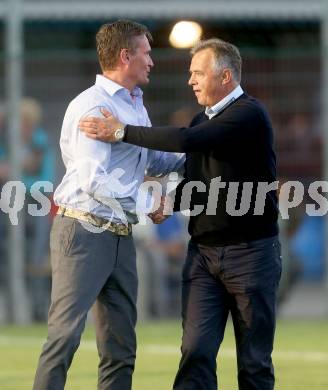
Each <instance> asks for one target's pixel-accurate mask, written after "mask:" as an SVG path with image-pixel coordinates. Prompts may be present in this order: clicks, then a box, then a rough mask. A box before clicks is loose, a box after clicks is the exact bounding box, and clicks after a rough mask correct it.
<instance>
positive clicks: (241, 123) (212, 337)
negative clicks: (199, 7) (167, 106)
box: [80, 39, 281, 390]
mask: <svg viewBox="0 0 328 390" xmlns="http://www.w3.org/2000/svg"><path fill="white" fill-rule="evenodd" d="M191 54H192V60H191V65H190V73H191V76H190V80H189V85H191V86H192V88H193V90H194V92H195V95H196V98H197V100H198V103H199V104H200V105H202V106H204V107H205V111H203V112H201V113H200V114H198V115H196V116H195V117H194V118H193V120H192V122H191V124H190V126H189V127H188V128H175V127H158V128H157V127H151V128H150V127H141V126H130V125H127V126H125V125H124V124H122V123H120V122H118V121H117V120H116V119H115V118H114V117H113V116H111V115H110V114H109V113H106V118H105V119H98V118H88V119H87V120H85V121H84V122H83V123H81V124H80V128H81V130H83V131H85V132H86V134H87V135H88V136H89V137H91V138H94V139H98V140H102V141H105V142H116V141H123V142H128V143H131V144H134V145H140V146H143V147H146V148H150V149H157V150H165V151H171V152H185V153H186V164H185V178H184V180H183V181H182V183H180V185H179V186H178V188H177V191H176V198H175V203H174V210H178V209H179V207H181V205H182V206H184V205H186V203H188V202H186V198H188V196H189V195H190V192H191V187H196V190H197V191H196V192H195V191H192V195H191V202H190V209H191V210H194V212H193V211H191V218H190V222H189V233H190V235H191V240H190V243H189V247H188V255H187V259H186V263H185V265H184V269H183V275H182V280H183V283H182V317H183V340H182V348H181V350H182V358H181V361H180V366H179V370H178V373H177V376H176V378H175V382H174V389H176V390H182V389H184V390H193V389H195V390H196V389H197V390H200V389H204V390H212V389H213V390H214V389H216V388H217V377H216V356H217V353H218V350H219V347H220V344H221V342H222V339H223V335H224V330H225V326H226V321H227V317H228V314H229V312H230V313H231V317H232V320H233V325H234V331H235V338H236V349H237V364H238V383H239V389H242V390H271V389H273V387H274V371H273V365H272V359H271V353H272V349H273V339H274V331H275V305H276V293H277V288H278V284H279V280H280V275H281V256H280V244H279V240H278V225H277V215H278V209H277V196H276V188H275V187H276V184H277V182H276V181H275V180H276V161H275V153H274V150H273V130H272V126H271V123H270V119H269V117H268V114H267V113H266V111H265V109H264V107H263V106H262V105H261V104H260V103H259V102H258V101H257V100H255V99H254V98H252V97H250V96H248V95H246V94H245V93H244V92H243V90H242V88H241V87H240V79H241V58H240V54H239V51H238V49H237V48H236V47H235V46H233V45H232V44H230V43H227V42H224V41H222V40H219V39H210V40H207V41H201V42H200V43H198V44H197V45H196V46H195V47H194V48H193V49H192V51H191ZM194 189H195V188H194ZM196 208H197V212H196ZM153 218H154V220H155V221H156V222H160V221H161V219H162V217H161V215H160V214H159V213H157V214H156V213H155V214H154V215H153Z"/></svg>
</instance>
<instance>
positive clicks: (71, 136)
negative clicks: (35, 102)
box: [54, 75, 185, 223]
mask: <svg viewBox="0 0 328 390" xmlns="http://www.w3.org/2000/svg"><path fill="white" fill-rule="evenodd" d="M132 96H133V97H132ZM100 108H106V109H107V110H108V111H110V112H111V113H113V115H114V116H116V117H117V118H118V119H119V120H120V121H121V122H123V123H129V124H132V125H139V126H151V123H150V120H149V117H148V113H147V110H146V108H145V107H144V105H143V100H142V91H141V89H140V88H138V87H136V88H135V89H134V90H133V91H132V93H131V94H130V91H129V90H128V89H126V88H124V87H122V86H121V85H119V84H117V83H115V82H114V81H112V80H110V79H108V78H106V77H104V76H102V75H97V78H96V83H95V85H93V86H92V87H90V88H89V89H87V90H85V91H83V92H82V93H81V94H80V95H78V96H77V97H76V98H75V99H73V100H72V101H71V103H70V104H69V106H68V108H67V111H66V114H65V117H64V121H63V125H62V131H61V137H60V148H61V152H62V157H63V161H64V164H65V167H66V173H65V175H64V177H63V179H62V182H61V183H60V184H59V186H58V188H57V189H56V191H55V194H54V200H55V203H56V204H57V205H61V206H66V207H70V208H74V209H77V210H81V211H88V212H90V213H92V214H94V215H97V216H99V217H103V218H106V219H108V220H111V221H113V222H126V220H127V221H128V222H130V223H137V222H138V218H137V215H136V200H137V195H138V189H139V186H140V184H141V183H142V182H143V180H144V175H145V173H147V175H149V176H158V175H165V174H167V173H169V172H171V171H181V169H183V164H184V160H185V156H184V154H179V153H166V152H158V151H153V150H148V149H145V148H141V147H139V146H134V145H129V144H127V143H124V142H118V143H114V144H111V143H105V142H101V141H95V140H93V139H90V138H88V137H87V136H86V135H85V134H84V133H83V132H82V131H80V130H79V128H78V122H79V120H80V119H81V118H83V117H86V116H97V117H103V115H102V113H101V112H100ZM122 210H123V212H124V215H125V217H126V220H124V218H122V215H121V214H122V213H121V212H122Z"/></svg>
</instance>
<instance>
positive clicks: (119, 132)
mask: <svg viewBox="0 0 328 390" xmlns="http://www.w3.org/2000/svg"><path fill="white" fill-rule="evenodd" d="M123 136H124V130H123V129H117V130H116V131H115V138H116V139H117V140H118V141H120V140H121V139H122V138H123Z"/></svg>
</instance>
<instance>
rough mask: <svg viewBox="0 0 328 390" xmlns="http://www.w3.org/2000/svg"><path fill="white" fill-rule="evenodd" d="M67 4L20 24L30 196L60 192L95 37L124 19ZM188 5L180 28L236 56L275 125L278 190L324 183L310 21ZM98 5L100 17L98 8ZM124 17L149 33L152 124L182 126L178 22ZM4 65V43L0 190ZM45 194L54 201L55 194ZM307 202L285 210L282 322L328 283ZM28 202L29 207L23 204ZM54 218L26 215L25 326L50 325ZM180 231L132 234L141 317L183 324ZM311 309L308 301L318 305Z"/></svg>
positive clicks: (3, 218)
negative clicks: (70, 128)
mask: <svg viewBox="0 0 328 390" xmlns="http://www.w3.org/2000/svg"><path fill="white" fill-rule="evenodd" d="M26 3H28V1H26ZM34 3H36V4H37V3H39V2H38V1H36V2H34ZM43 3H46V1H44V2H43ZM54 3H56V2H54ZM68 3H70V2H68ZM71 3H72V4H73V3H74V4H75V5H77V4H80V5H81V7H80V8H79V7H78V6H76V7H75V8H74V9H72V10H71V12H70V14H69V15H67V14H66V15H65V12H64V11H63V12H61V13H60V12H59V13H58V14H56V15H54V17H53V18H52V17H51V15H47V16H42V13H39V14H38V13H37V7H36V8H35V9H36V14H35V15H33V17H30V18H27V19H26V20H25V21H24V25H23V27H24V35H23V36H24V57H23V69H24V83H23V92H24V96H25V97H24V99H23V100H22V102H21V106H20V112H17V115H19V117H20V130H21V143H22V150H21V151H20V155H21V161H22V167H23V182H24V184H25V186H26V188H27V191H28V192H29V189H30V188H31V185H32V184H33V183H34V182H35V181H39V180H48V181H51V182H52V183H54V188H55V187H56V185H57V184H58V183H59V181H60V179H61V177H62V175H63V169H64V167H63V164H62V161H61V157H60V151H59V142H58V141H59V135H60V129H61V123H62V118H63V115H64V113H65V109H66V106H67V105H68V103H69V101H70V100H71V99H72V98H73V97H74V96H76V95H77V94H78V93H79V92H81V91H82V90H84V89H86V88H88V87H89V86H90V85H92V84H93V83H94V80H95V75H96V74H97V73H99V72H100V69H99V66H98V62H97V57H96V51H95V33H96V31H97V29H98V28H99V26H100V25H101V24H102V23H104V22H108V21H111V20H115V19H117V18H118V17H123V16H124V15H121V14H117V15H116V14H115V15H111V13H110V12H109V13H108V14H106V15H104V14H103V15H102V16H101V13H100V12H98V13H95V15H93V16H92V17H89V15H88V14H87V13H83V12H82V10H83V3H85V2H84V1H75V2H71ZM121 3H130V2H128V1H127V2H124V1H121ZM140 3H142V2H140ZM154 3H166V4H167V6H168V7H170V6H171V5H172V4H173V2H171V1H166V2H154ZM186 3H188V15H193V17H192V18H191V17H189V18H188V19H193V20H195V21H197V22H198V23H199V25H200V26H201V28H202V37H203V38H210V37H213V36H215V37H219V38H222V39H224V40H227V41H230V42H232V43H234V44H235V45H237V46H238V47H239V48H240V51H241V54H242V57H243V61H244V62H243V75H244V76H243V80H242V83H241V85H242V87H243V88H244V90H245V91H246V92H247V93H248V94H250V95H253V96H255V97H257V98H259V99H260V100H262V101H263V102H264V103H265V105H266V107H267V109H268V111H269V113H270V115H271V117H272V121H273V124H274V129H275V136H276V150H277V157H278V175H279V181H280V183H283V182H285V181H287V180H298V181H301V182H302V183H303V184H304V186H305V188H308V186H309V184H310V183H311V182H313V181H315V180H324V179H325V178H324V171H323V144H324V139H323V138H324V132H323V129H322V126H321V115H322V112H321V110H320V105H321V103H320V101H321V100H320V99H321V75H322V49H321V30H320V28H321V27H320V21H319V19H318V17H317V16H315V15H314V16H313V14H311V13H309V14H306V13H304V15H299V16H298V17H294V16H293V15H292V14H290V17H288V15H286V16H285V17H284V18H280V19H279V18H276V17H270V15H268V16H267V17H263V15H262V16H261V17H257V15H256V13H255V14H254V15H253V16H252V17H249V15H248V16H247V17H245V18H244V17H242V15H239V16H237V17H231V18H222V17H220V10H219V8H220V4H221V3H222V7H223V6H224V3H226V2H224V1H222V2H218V1H213V2H212V5H213V7H214V8H215V9H214V11H215V12H214V11H213V15H214V16H213V15H212V16H211V17H206V16H204V15H203V16H202V15H200V16H199V17H197V11H196V8H195V12H194V13H193V12H192V8H193V4H195V3H194V2H193V1H189V2H186ZM260 3H262V4H263V3H270V4H271V3H272V2H270V1H269V2H266V1H263V2H260ZM279 3H282V2H281V1H278V2H276V7H279ZM284 3H293V1H290V2H284ZM101 4H102V5H103V4H104V2H102V1H99V6H100V5H101ZM147 4H148V3H147ZM0 7H1V5H0ZM72 7H73V5H72ZM94 7H95V8H96V7H97V1H96V2H95V3H94ZM216 8H218V9H217V10H216ZM0 11H1V9H0ZM158 12H160V11H158ZM215 15H217V16H216V17H215ZM0 16H1V12H0ZM2 16H4V13H3V14H2ZM126 16H129V17H130V18H132V19H135V20H137V21H139V22H142V23H144V24H146V25H147V26H148V27H149V29H150V30H151V32H152V34H153V36H154V38H155V39H154V43H153V51H152V57H153V60H154V63H155V66H154V69H153V70H152V73H151V77H150V84H149V86H147V87H146V88H145V90H144V101H145V105H146V107H147V109H148V112H149V115H150V118H151V120H152V122H153V124H156V125H164V124H167V123H171V124H175V125H179V126H187V125H188V124H189V122H190V120H191V118H192V116H193V115H195V114H196V113H197V112H198V111H200V108H199V107H198V106H197V103H196V102H195V99H194V97H193V94H192V91H191V89H190V88H189V87H188V86H187V80H188V77H189V60H190V57H189V51H188V49H186V48H184V49H183V48H182V49H181V48H176V47H173V46H172V44H171V43H170V41H169V35H170V32H171V31H172V28H173V26H174V25H175V23H176V22H178V21H179V18H178V17H177V16H174V15H171V16H170V15H166V16H165V17H162V18H161V15H160V14H158V13H156V12H155V11H154V14H153V16H151V15H150V14H149V13H147V12H145V14H144V16H143V15H142V12H141V11H140V9H139V10H136V16H135V17H133V13H132V14H131V13H130V14H129V15H126ZM4 33H5V20H4V18H2V19H1V18H0V36H4ZM184 34H185V33H184ZM5 62H6V56H5V43H4V40H3V41H0V91H1V93H0V102H1V104H0V191H1V187H2V186H3V185H4V184H5V183H6V182H7V181H8V180H9V178H10V177H11V176H10V164H9V160H8V128H7V111H6V104H5V94H4V92H3V91H4V90H5V79H4V76H3V75H4V73H5V72H4V69H5ZM47 196H49V198H50V200H52V199H51V194H47ZM307 201H308V199H306V198H305V199H304V201H303V203H302V205H300V206H299V207H297V208H295V209H292V210H291V217H290V219H289V220H284V221H281V231H282V241H283V244H284V275H283V280H282V283H281V292H280V305H281V310H282V313H283V312H285V313H286V312H289V313H291V312H292V310H293V309H290V307H288V306H284V305H287V304H288V302H290V300H291V299H294V298H292V297H293V296H294V295H293V294H294V293H295V291H296V292H297V291H299V292H300V294H302V291H304V289H305V290H306V291H308V292H309V294H315V292H317V293H318V294H319V295H321V292H322V291H323V288H324V284H325V281H326V272H327V271H326V270H325V238H324V235H325V232H324V222H325V221H324V217H309V216H308V215H307V214H306V213H305V204H306V203H307ZM28 203H29V202H28V201H26V202H25V205H27V204H28ZM22 212H24V211H22ZM54 212H55V208H53V209H52V212H51V213H50V214H49V215H47V216H45V217H31V216H30V215H29V214H28V213H27V212H26V210H25V220H24V232H25V248H24V256H25V259H24V267H25V268H24V269H25V283H26V291H27V297H28V300H27V301H28V304H29V312H30V320H31V321H41V322H42V321H45V320H46V316H47V310H48V305H49V294H50V288H51V280H50V263H49V249H48V245H49V244H48V243H49V231H50V226H51V220H52V217H53V215H54ZM186 225H187V219H186V217H184V216H182V215H180V214H175V215H174V216H172V217H171V218H169V219H168V220H167V221H166V222H165V223H164V224H162V225H158V226H155V225H152V224H150V223H149V224H148V225H147V226H140V227H136V228H135V229H134V235H135V239H136V244H137V250H138V267H139V278H140V290H139V314H140V316H141V317H142V318H168V317H171V318H172V317H173V318H174V317H178V316H179V310H180V308H179V305H180V303H179V301H180V292H179V291H180V274H181V268H182V264H183V260H184V255H185V250H186V243H187V240H188V234H187V230H186ZM8 229H9V219H8V216H7V215H6V214H4V213H3V212H1V211H0V235H1V236H0V237H1V240H0V322H6V321H9V320H10V315H8V313H10V310H9V309H8V304H9V303H8V302H10V300H9V299H8V279H9V277H8V272H9V271H8V269H9V267H8V251H10V247H9V246H8V239H7V237H8ZM296 296H297V293H296ZM301 296H302V295H301ZM313 296H314V297H315V295H313ZM303 298H304V297H303V296H302V299H303ZM313 299H315V298H313ZM318 304H319V303H318V302H314V306H317V305H318ZM303 306H304V305H303ZM323 312H324V309H323V308H318V310H314V311H313V315H319V316H320V315H322V314H323ZM296 314H297V313H296Z"/></svg>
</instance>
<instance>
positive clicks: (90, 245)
mask: <svg viewBox="0 0 328 390" xmlns="http://www.w3.org/2000/svg"><path fill="white" fill-rule="evenodd" d="M50 250H51V266H52V292H51V306H50V310H49V318H48V338H47V341H46V343H45V345H44V347H43V350H42V353H41V356H40V359H39V365H38V368H37V371H36V375H35V381H34V387H33V389H34V390H61V389H64V386H65V382H66V377H67V371H68V369H69V367H70V365H71V362H72V359H73V356H74V353H75V351H76V350H77V348H78V346H79V343H80V338H81V334H82V332H83V330H84V327H85V321H86V318H87V313H88V311H89V309H90V308H91V307H92V305H93V307H92V309H93V316H94V321H95V327H96V337H97V348H98V353H99V358H100V362H99V371H98V389H101V390H105V389H106V390H107V389H110V390H130V389H131V384H132V374H133V370H134V362H135V355H136V336H135V324H136V318H137V313H136V299H137V287H138V280H137V270H136V255H135V247H134V243H133V239H132V236H118V235H115V234H113V233H111V232H109V231H103V232H101V233H94V232H90V231H89V230H88V229H86V228H85V227H83V226H82V224H81V223H80V222H79V221H77V220H76V219H73V218H69V217H65V216H60V215H57V216H56V217H55V219H54V223H53V227H52V230H51V236H50Z"/></svg>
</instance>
